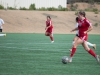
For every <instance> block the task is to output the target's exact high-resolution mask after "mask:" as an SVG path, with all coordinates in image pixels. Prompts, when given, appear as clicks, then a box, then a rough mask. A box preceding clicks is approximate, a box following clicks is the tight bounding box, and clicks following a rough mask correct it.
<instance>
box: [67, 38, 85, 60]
mask: <svg viewBox="0 0 100 75" xmlns="http://www.w3.org/2000/svg"><path fill="white" fill-rule="evenodd" d="M82 42H83V41H82V40H81V39H80V38H78V39H77V40H76V41H75V43H74V44H73V46H72V51H71V54H70V58H69V62H72V57H73V56H74V54H75V52H76V48H77V46H78V45H79V44H82Z"/></svg>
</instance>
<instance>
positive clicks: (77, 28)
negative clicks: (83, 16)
mask: <svg viewBox="0 0 100 75" xmlns="http://www.w3.org/2000/svg"><path fill="white" fill-rule="evenodd" d="M76 30H78V27H76V28H74V29H72V30H71V31H70V32H74V31H76Z"/></svg>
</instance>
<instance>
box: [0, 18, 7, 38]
mask: <svg viewBox="0 0 100 75" xmlns="http://www.w3.org/2000/svg"><path fill="white" fill-rule="evenodd" d="M2 25H4V21H3V19H1V18H0V32H2V30H3V26H2ZM0 36H6V34H0Z"/></svg>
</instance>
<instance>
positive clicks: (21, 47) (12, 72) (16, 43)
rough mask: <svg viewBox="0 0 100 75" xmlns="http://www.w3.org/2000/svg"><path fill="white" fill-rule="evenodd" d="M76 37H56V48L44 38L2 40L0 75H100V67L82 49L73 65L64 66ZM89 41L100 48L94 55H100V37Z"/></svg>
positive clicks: (14, 35)
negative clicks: (63, 59)
mask: <svg viewBox="0 0 100 75" xmlns="http://www.w3.org/2000/svg"><path fill="white" fill-rule="evenodd" d="M74 36H75V35H70V34H54V39H55V42H54V43H53V44H52V43H50V39H49V37H46V36H45V35H44V34H18V33H12V34H10V33H8V34H7V36H6V37H0V75H100V64H98V63H97V62H96V60H95V59H94V57H92V56H91V55H90V54H88V53H87V52H86V51H85V50H84V48H83V47H82V46H81V45H80V46H78V48H77V51H76V53H75V55H74V57H73V62H72V63H68V64H62V62H61V58H62V57H63V56H68V57H69V55H70V51H69V49H71V45H72V39H73V37H74ZM88 41H89V42H91V43H95V44H97V49H96V50H95V52H96V53H97V54H99V55H100V35H89V40H88ZM90 48H92V47H90ZM92 49H93V48H92Z"/></svg>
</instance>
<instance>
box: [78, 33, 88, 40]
mask: <svg viewBox="0 0 100 75" xmlns="http://www.w3.org/2000/svg"><path fill="white" fill-rule="evenodd" d="M79 38H80V39H81V40H83V41H87V40H88V34H85V35H84V36H79Z"/></svg>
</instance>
